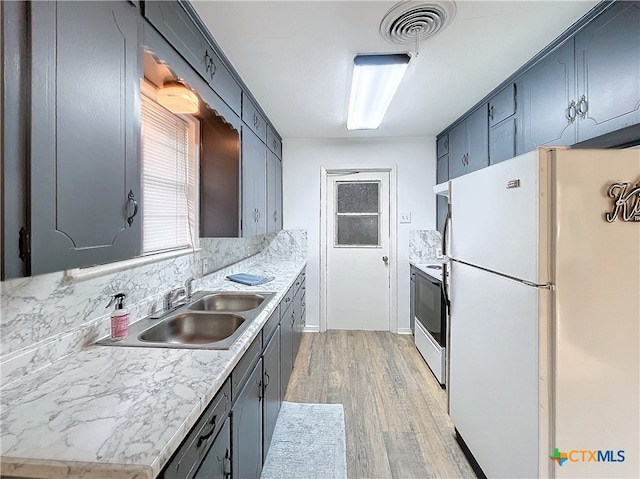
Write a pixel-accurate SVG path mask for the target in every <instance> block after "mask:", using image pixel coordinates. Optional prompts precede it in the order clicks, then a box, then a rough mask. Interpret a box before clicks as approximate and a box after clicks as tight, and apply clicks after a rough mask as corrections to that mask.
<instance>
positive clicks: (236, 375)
mask: <svg viewBox="0 0 640 479" xmlns="http://www.w3.org/2000/svg"><path fill="white" fill-rule="evenodd" d="M261 354H262V335H260V334H259V335H258V337H257V338H256V339H255V340H254V341H253V343H252V344H251V346H249V349H247V351H246V352H245V353H244V356H242V359H241V360H240V361H239V362H238V364H237V365H236V367H235V368H234V370H233V372H232V373H231V400H232V401H235V400H236V397H237V396H238V394H239V393H240V391H241V390H242V385H243V384H244V383H245V381H246V380H247V378H248V377H249V374H250V373H251V371H252V369H253V366H254V365H255V363H256V361H257V360H258V358H260V355H261Z"/></svg>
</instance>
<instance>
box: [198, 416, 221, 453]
mask: <svg viewBox="0 0 640 479" xmlns="http://www.w3.org/2000/svg"><path fill="white" fill-rule="evenodd" d="M217 419H218V415H217V414H214V415H213V418H211V421H209V424H211V430H210V431H209V432H208V433H206V434H203V435H202V436H200V437H199V438H198V444H197V445H196V447H200V446H202V443H203V442H204V441H206V440H207V439H209V438H210V437H211V436H212V434H213V431H215V430H216V420H217Z"/></svg>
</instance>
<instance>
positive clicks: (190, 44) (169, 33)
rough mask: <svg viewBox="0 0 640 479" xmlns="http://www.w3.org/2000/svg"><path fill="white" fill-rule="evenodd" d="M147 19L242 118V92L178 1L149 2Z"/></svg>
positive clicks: (146, 5) (146, 10)
mask: <svg viewBox="0 0 640 479" xmlns="http://www.w3.org/2000/svg"><path fill="white" fill-rule="evenodd" d="M144 12H145V17H146V18H147V20H149V22H150V23H151V24H152V25H153V26H154V27H155V28H156V29H157V30H158V31H159V32H160V34H161V35H162V36H163V37H165V38H166V39H167V41H168V42H169V43H171V44H172V45H173V47H174V48H175V49H176V50H177V51H178V52H179V53H180V55H182V57H183V58H184V59H185V60H186V61H187V62H189V64H190V65H191V66H192V67H193V69H194V70H195V71H196V72H198V74H199V75H200V76H201V77H202V78H204V79H205V80H206V81H207V83H209V85H211V88H213V89H214V90H215V92H216V93H217V94H218V95H220V97H221V98H222V99H223V100H224V101H225V102H226V103H227V104H228V105H229V106H230V107H231V108H232V109H233V111H235V112H236V113H238V114H240V108H241V102H242V89H241V88H240V86H239V85H238V84H237V82H236V81H235V79H234V78H233V76H232V75H231V73H230V72H229V70H227V68H226V67H225V65H224V64H223V62H222V60H221V58H220V55H219V54H218V52H216V50H215V49H214V47H213V46H212V45H211V44H210V43H209V42H208V41H207V39H206V38H205V36H204V35H203V33H202V32H201V31H200V29H199V28H198V27H197V25H196V24H195V23H194V21H193V19H192V18H191V16H190V15H189V14H188V13H187V11H186V10H185V9H184V7H183V5H182V3H181V2H177V1H147V2H145V9H144Z"/></svg>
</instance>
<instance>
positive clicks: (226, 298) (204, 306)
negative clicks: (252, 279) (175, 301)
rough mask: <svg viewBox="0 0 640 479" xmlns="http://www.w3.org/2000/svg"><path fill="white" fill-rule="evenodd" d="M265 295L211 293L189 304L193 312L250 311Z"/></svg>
mask: <svg viewBox="0 0 640 479" xmlns="http://www.w3.org/2000/svg"><path fill="white" fill-rule="evenodd" d="M265 299H266V298H265V295H263V294H257V293H243V292H230V293H213V294H209V295H207V296H204V297H203V298H202V299H199V300H198V301H195V302H193V303H191V304H189V306H188V308H187V309H190V310H194V311H250V310H252V309H256V308H257V307H258V306H260V305H261V304H262V303H263V301H264V300H265Z"/></svg>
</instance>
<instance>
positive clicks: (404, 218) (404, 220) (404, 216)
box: [400, 212, 411, 223]
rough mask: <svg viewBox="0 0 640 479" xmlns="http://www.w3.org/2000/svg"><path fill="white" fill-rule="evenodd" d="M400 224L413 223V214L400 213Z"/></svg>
mask: <svg viewBox="0 0 640 479" xmlns="http://www.w3.org/2000/svg"><path fill="white" fill-rule="evenodd" d="M400 223H411V213H407V212H405V213H400Z"/></svg>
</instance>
